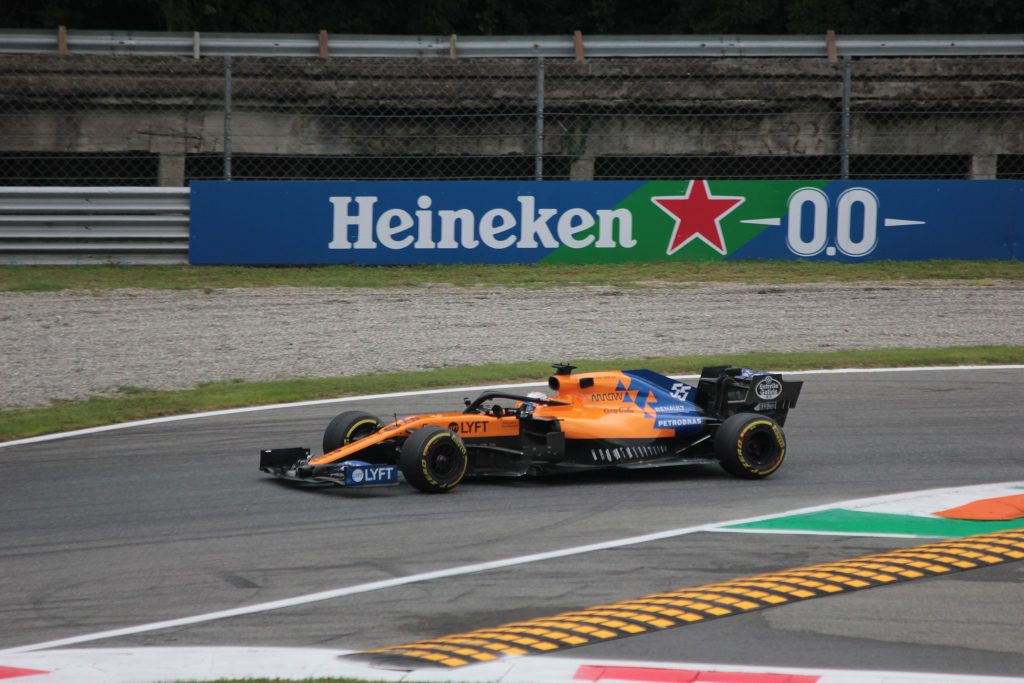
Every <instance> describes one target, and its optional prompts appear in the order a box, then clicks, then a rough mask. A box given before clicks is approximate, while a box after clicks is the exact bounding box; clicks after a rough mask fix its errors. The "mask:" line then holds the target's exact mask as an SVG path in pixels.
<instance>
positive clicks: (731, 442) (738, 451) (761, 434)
mask: <svg viewBox="0 0 1024 683" xmlns="http://www.w3.org/2000/svg"><path fill="white" fill-rule="evenodd" d="M715 456H716V457H717V458H718V462H719V464H720V465H721V466H722V469H724V470H725V471H726V472H728V473H729V474H732V475H733V476H736V477H740V478H743V479H762V478H764V477H767V476H768V475H770V474H772V473H773V472H775V470H777V469H779V467H781V466H782V461H783V460H784V459H785V457H786V437H785V435H784V434H783V433H782V427H780V426H779V424H778V423H777V422H776V421H775V420H773V419H771V418H770V417H767V416H765V415H757V414H755V413H737V414H735V415H733V416H732V417H730V418H728V419H726V421H725V422H723V423H722V426H721V427H719V428H718V431H717V432H716V433H715Z"/></svg>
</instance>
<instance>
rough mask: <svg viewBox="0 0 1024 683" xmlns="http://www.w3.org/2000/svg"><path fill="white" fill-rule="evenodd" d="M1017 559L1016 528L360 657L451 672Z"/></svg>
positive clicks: (1021, 551) (1021, 537)
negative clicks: (482, 664)
mask: <svg viewBox="0 0 1024 683" xmlns="http://www.w3.org/2000/svg"><path fill="white" fill-rule="evenodd" d="M1020 559H1024V529H1018V530H1012V531H1000V532H995V533H990V534H982V535H979V536H969V537H967V538H960V539H954V540H950V541H942V542H938V543H930V544H928V545H923V546H918V547H914V548H903V549H900V550H890V551H887V552H883V553H877V554H874V555H865V556H864V557H858V558H854V559H850V560H840V561H838V562H826V563H823V564H816V565H811V566H809V567H800V568H796V569H787V570H785V571H779V572H769V573H767V574H758V575H757V576H751V577H748V578H741V579H731V580H729V581H722V582H720V583H713V584H708V585H706V586H699V587H696V588H680V589H678V590H674V591H670V592H668V593H656V594H654V595H648V596H646V597H642V598H637V599H635V600H623V601H621V602H615V603H612V604H609V605H600V606H597V607H591V608H589V609H584V610H580V611H578V612H566V613H565V614H557V615H555V616H551V617H542V618H539V619H531V620H529V621H519V622H515V623H511V624H505V625H503V626H495V627H493V628H484V629H479V630H476V631H469V632H467V633H458V634H454V635H449V636H442V637H440V638H432V639H429V640H421V641H419V642H415V643H409V644H406V645H393V646H391V647H385V648H380V649H377V650H368V651H366V652H361V653H359V654H358V655H355V656H358V657H360V658H362V659H370V660H371V661H378V662H380V663H389V664H394V665H401V664H402V663H404V664H407V665H409V666H411V667H417V666H423V665H425V664H432V665H436V666H442V667H457V666H465V665H467V664H474V663H478V662H489V661H493V660H495V659H498V658H500V657H504V656H507V655H531V654H543V653H545V652H553V651H555V650H564V649H567V648H571V647H579V646H581V645H590V644H593V643H599V642H602V641H606V640H612V639H615V638H627V637H629V636H633V635H637V634H640V633H649V632H652V631H659V630H662V629H668V628H676V627H678V626H686V625H687V624H695V623H700V622H702V621H708V620H711V619H718V618H720V617H728V616H731V615H733V614H743V613H745V612H751V611H754V610H759V609H765V608H767V607H777V606H779V605H786V604H790V603H793V602H798V601H800V600H810V599H812V598H822V597H826V596H829V595H835V594H837V593H846V592H850V591H855V590H862V589H865V588H876V587H878V586H887V585H890V584H894V583H900V582H904V581H913V580H914V579H922V578H925V577H929V576H942V575H944V574H952V573H955V572H961V571H967V570H969V569H978V568H979V567H989V566H992V565H996V564H1002V563H1004V562H1013V561H1015V560H1020Z"/></svg>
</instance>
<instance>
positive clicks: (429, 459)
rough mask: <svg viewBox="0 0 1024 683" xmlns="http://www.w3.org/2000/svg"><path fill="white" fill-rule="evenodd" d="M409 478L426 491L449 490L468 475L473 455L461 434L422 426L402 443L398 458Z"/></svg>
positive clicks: (404, 473)
mask: <svg viewBox="0 0 1024 683" xmlns="http://www.w3.org/2000/svg"><path fill="white" fill-rule="evenodd" d="M398 463H399V466H400V467H401V468H402V474H403V475H405V480H406V481H407V482H409V483H410V484H412V485H413V486H414V487H415V488H417V489H419V490H420V491H423V492H424V493H445V492H447V491H450V490H452V489H453V488H454V487H455V486H456V485H457V484H458V483H459V482H460V481H462V478H463V477H464V476H466V468H467V467H468V466H469V456H468V455H467V454H466V445H465V444H464V443H462V439H460V438H459V437H458V435H457V434H453V433H452V432H450V431H448V430H447V429H444V428H442V427H421V428H420V429H417V430H416V431H414V432H413V433H412V434H410V435H409V438H407V439H406V440H405V443H404V444H402V453H401V455H400V456H399V458H398Z"/></svg>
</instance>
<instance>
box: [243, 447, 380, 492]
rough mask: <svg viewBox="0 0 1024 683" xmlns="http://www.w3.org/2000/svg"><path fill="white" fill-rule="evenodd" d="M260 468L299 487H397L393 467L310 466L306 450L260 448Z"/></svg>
mask: <svg viewBox="0 0 1024 683" xmlns="http://www.w3.org/2000/svg"><path fill="white" fill-rule="evenodd" d="M260 469H261V470H262V471H264V472H266V473H267V474H271V475H273V476H275V477H278V478H279V479H285V480H287V481H292V482H296V483H300V484H319V485H323V484H333V485H335V486H346V487H352V486H361V487H362V486H395V485H397V484H398V466H397V465H379V464H374V463H369V462H364V461H362V460H345V461H343V462H338V463H330V464H327V465H310V464H309V449H308V448H267V449H264V450H262V451H260Z"/></svg>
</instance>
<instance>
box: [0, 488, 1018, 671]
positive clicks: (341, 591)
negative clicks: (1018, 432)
mask: <svg viewBox="0 0 1024 683" xmlns="http://www.w3.org/2000/svg"><path fill="white" fill-rule="evenodd" d="M992 483H993V484H1004V485H1011V486H1012V485H1017V484H1021V483H1024V482H992ZM983 486H988V484H985V485H983ZM949 488H950V487H940V488H935V489H926V490H924V491H916V492H915V493H927V492H934V491H945V490H948V489H949ZM954 488H960V487H954ZM905 495H906V493H896V494H890V495H886V496H871V497H867V498H856V499H853V500H846V501H838V502H832V503H825V504H823V505H814V506H811V507H805V508H798V509H796V510H789V511H786V512H776V513H772V514H768V515H759V516H756V517H747V518H744V519H734V520H728V521H722V522H713V523H710V524H701V525H697V526H689V527H680V528H678V529H668V530H666V531H658V532H654V533H650V534H643V535H640V536H629V537H627V538H620V539H615V540H611V541H603V542H600V543H590V544H587V545H579V546H574V547H571V548H562V549H561V550H550V551H547V552H541V553H533V554H530V555H520V556H518V557H509V558H505V559H501V560H492V561H490V562H479V563H476V564H467V565H461V566H458V567H450V568H448V569H439V570H436V571H431V572H424V573H422V574H413V575H411V576H403V577H398V578H394V579H386V580H383V581H371V582H370V583H362V584H357V585H355V586H345V587H342V588H335V589H332V590H326V591H320V592H318V593H307V594H306V595H299V596H296V597H293V598H283V599H280V600H272V601H270V602H261V603H257V604H254V605H247V606H245V607H235V608H232V609H226V610H219V611H216V612H207V613H205V614H197V615H194V616H191V617H181V618H179V619H168V620H166V621H157V622H153V623H150V624H139V625H137V626H128V627H125V628H118V629H112V630H109V631H99V632H97V633H87V634H85V635H80V636H72V637H69V638H60V639H57V640H49V641H46V642H42V643H34V644H31V645H22V646H19V647H14V648H10V649H6V650H0V655H6V654H17V653H20V652H32V651H35V650H46V649H51V648H57V647H65V646H68V645H77V644H79V643H87V642H92V641H96V640H106V639H108V638H118V637H122V636H130V635H135V634H138V633H146V632H149V631H160V630H163V629H167V628H176V627H180V626H191V625H193V624H200V623H203V622H207V621H217V620H220V619H230V618H231V617H239V616H245V615H249V614H258V613H261V612H269V611H272V610H278V609H285V608H288V607H296V606H298V605H306V604H309V603H313V602H322V601H324V600H332V599H334V598H340V597H345V596H348V595H355V594H357V593H369V592H372V591H378V590H384V589H387V588H396V587H398V586H407V585H409V584H413V583H423V582H425V581H433V580H435V579H444V578H449V577H452V576H463V575H466V574H476V573H479V572H485V571H491V570H494V569H506V568H508V567H515V566H519V565H524V564H531V563H534V562H544V561H546V560H554V559H559V558H563V557H570V556H573V555H582V554H584V553H592V552H597V551H600V550H610V549H613V548H622V547H624V546H630V545H638V544H641V543H650V542H652V541H661V540H664V539H668V538H675V537H677V536H685V535H688V534H694V533H697V532H700V531H718V530H719V529H721V527H725V526H731V525H735V524H746V523H750V522H760V521H764V520H767V519H774V518H777V517H784V516H785V517H788V516H790V515H799V514H806V513H810V512H820V511H821V510H828V509H831V508H834V507H837V506H842V505H846V506H849V505H862V504H864V503H866V502H880V501H884V500H888V499H894V498H899V497H902V496H905Z"/></svg>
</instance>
